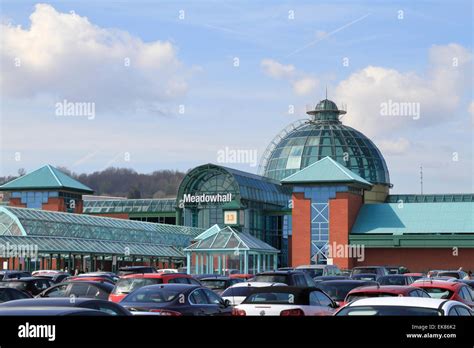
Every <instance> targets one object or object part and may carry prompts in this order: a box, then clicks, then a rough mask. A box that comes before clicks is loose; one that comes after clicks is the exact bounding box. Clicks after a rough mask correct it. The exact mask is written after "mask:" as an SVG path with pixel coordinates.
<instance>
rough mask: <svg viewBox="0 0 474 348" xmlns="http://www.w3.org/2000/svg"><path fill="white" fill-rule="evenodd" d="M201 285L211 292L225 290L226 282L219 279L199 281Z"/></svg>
mask: <svg viewBox="0 0 474 348" xmlns="http://www.w3.org/2000/svg"><path fill="white" fill-rule="evenodd" d="M201 284H202V285H204V286H205V287H206V288H209V289H211V290H217V289H225V288H226V281H225V280H219V279H201Z"/></svg>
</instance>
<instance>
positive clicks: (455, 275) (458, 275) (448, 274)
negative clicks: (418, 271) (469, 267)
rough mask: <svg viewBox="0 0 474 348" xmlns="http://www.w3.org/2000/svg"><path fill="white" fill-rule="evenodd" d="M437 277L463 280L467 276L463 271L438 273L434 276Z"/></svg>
mask: <svg viewBox="0 0 474 348" xmlns="http://www.w3.org/2000/svg"><path fill="white" fill-rule="evenodd" d="M436 276H437V277H453V278H456V279H463V278H464V277H465V276H467V273H466V272H464V271H439V272H438V274H436Z"/></svg>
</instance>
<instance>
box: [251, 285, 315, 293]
mask: <svg viewBox="0 0 474 348" xmlns="http://www.w3.org/2000/svg"><path fill="white" fill-rule="evenodd" d="M267 291H271V292H282V293H288V292H291V293H294V294H303V293H306V292H312V291H319V292H321V291H322V290H321V289H318V288H315V287H310V288H302V287H298V286H268V287H257V288H254V289H253V291H252V293H264V292H267Z"/></svg>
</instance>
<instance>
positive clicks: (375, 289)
mask: <svg viewBox="0 0 474 348" xmlns="http://www.w3.org/2000/svg"><path fill="white" fill-rule="evenodd" d="M394 296H402V297H430V295H429V294H428V293H427V292H426V291H424V290H423V289H418V288H414V287H413V286H406V285H404V286H400V285H381V286H378V285H377V286H363V287H360V288H355V289H352V290H351V291H349V293H348V294H347V296H346V298H345V299H344V303H349V302H352V301H356V300H360V299H362V298H369V297H394Z"/></svg>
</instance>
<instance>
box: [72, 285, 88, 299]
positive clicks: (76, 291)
mask: <svg viewBox="0 0 474 348" xmlns="http://www.w3.org/2000/svg"><path fill="white" fill-rule="evenodd" d="M88 290H89V284H82V283H76V284H72V287H71V291H70V295H74V296H76V297H86V296H87V291H88Z"/></svg>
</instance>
